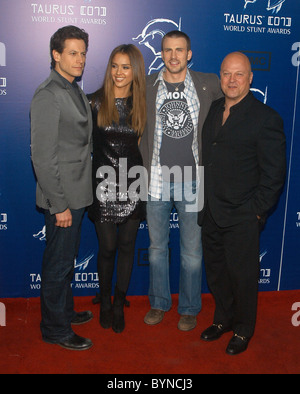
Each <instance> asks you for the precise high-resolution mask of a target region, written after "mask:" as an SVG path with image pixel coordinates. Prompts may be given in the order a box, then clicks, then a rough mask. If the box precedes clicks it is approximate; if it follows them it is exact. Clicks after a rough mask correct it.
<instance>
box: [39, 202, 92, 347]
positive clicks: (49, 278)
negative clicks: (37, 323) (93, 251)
mask: <svg viewBox="0 0 300 394" xmlns="http://www.w3.org/2000/svg"><path fill="white" fill-rule="evenodd" d="M84 212H85V208H83V209H79V210H71V213H72V218H73V220H72V226H71V227H68V228H62V227H57V226H56V225H55V223H56V216H55V215H51V214H50V212H49V211H45V224H46V238H47V243H46V249H45V252H44V257H43V267H42V287H41V312H42V321H41V331H42V336H43V339H44V340H46V341H48V342H52V343H56V342H59V341H61V340H62V339H65V338H66V337H68V336H70V335H72V333H73V330H72V327H71V320H72V319H73V317H74V316H75V315H76V312H75V311H74V303H73V294H72V288H71V282H72V279H73V275H74V259H75V257H76V256H77V254H78V249H79V244H80V235H81V224H82V219H83V215H84Z"/></svg>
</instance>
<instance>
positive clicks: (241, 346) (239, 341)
mask: <svg viewBox="0 0 300 394" xmlns="http://www.w3.org/2000/svg"><path fill="white" fill-rule="evenodd" d="M249 342H250V338H246V337H242V336H240V335H237V334H234V336H233V337H232V338H231V340H230V341H229V344H228V346H227V349H226V353H227V354H230V355H231V356H235V355H236V354H240V353H242V352H244V351H245V350H247V348H248V344H249Z"/></svg>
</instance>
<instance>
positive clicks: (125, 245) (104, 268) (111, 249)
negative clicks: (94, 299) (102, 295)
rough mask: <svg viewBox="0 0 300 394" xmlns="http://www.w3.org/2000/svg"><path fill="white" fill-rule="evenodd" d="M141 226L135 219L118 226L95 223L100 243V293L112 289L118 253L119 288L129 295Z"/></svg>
mask: <svg viewBox="0 0 300 394" xmlns="http://www.w3.org/2000/svg"><path fill="white" fill-rule="evenodd" d="M139 224H140V220H133V219H129V220H127V222H126V223H122V224H118V225H117V224H114V223H100V222H96V223H95V227H96V232H97V237H98V242H99V252H98V274H99V283H100V291H101V290H106V291H108V290H109V289H111V286H112V278H113V273H114V267H115V257H116V252H117V251H118V260H117V287H118V289H119V290H120V291H122V292H124V293H127V290H128V287H129V283H130V278H131V273H132V267H133V262H134V250H135V241H136V236H137V231H138V228H139Z"/></svg>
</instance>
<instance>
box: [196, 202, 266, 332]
mask: <svg viewBox="0 0 300 394" xmlns="http://www.w3.org/2000/svg"><path fill="white" fill-rule="evenodd" d="M259 236H260V225H259V222H258V220H257V218H256V217H255V215H253V218H252V217H249V218H248V219H245V220H244V221H243V222H242V223H239V224H237V225H234V226H230V227H225V228H221V227H219V226H218V225H217V224H216V223H215V221H214V219H213V217H212V215H211V212H210V210H209V209H207V211H206V213H205V216H204V219H203V225H202V242H203V256H204V262H205V270H206V277H207V283H208V286H209V288H210V291H211V293H212V295H213V296H214V299H215V303H216V310H215V315H214V323H215V324H223V326H225V327H232V329H233V332H234V333H235V334H238V335H240V336H245V337H252V336H253V334H254V330H255V324H256V315H257V296H258V280H259V272H260V261H259Z"/></svg>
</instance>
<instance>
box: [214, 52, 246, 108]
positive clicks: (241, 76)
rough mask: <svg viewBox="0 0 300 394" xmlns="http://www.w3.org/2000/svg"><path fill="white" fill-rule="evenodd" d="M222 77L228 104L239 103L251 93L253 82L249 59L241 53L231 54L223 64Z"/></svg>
mask: <svg viewBox="0 0 300 394" xmlns="http://www.w3.org/2000/svg"><path fill="white" fill-rule="evenodd" d="M220 76H221V87H222V90H223V93H224V95H225V101H226V103H227V104H228V105H229V106H232V105H235V104H237V103H239V102H240V101H241V100H243V98H244V97H246V96H247V94H248V93H249V90H250V86H251V83H252V80H253V73H252V70H251V63H250V60H249V58H248V57H247V56H246V55H244V54H243V53H241V52H233V53H230V54H229V55H227V56H226V57H225V59H224V60H223V62H222V65H221V72H220Z"/></svg>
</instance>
